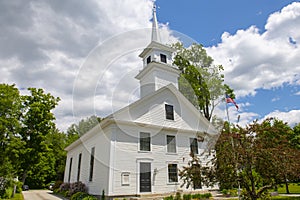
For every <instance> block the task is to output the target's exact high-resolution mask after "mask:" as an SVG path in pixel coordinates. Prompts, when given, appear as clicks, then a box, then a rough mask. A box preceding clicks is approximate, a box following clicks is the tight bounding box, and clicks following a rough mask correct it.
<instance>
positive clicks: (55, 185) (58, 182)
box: [52, 181, 63, 191]
mask: <svg viewBox="0 0 300 200" xmlns="http://www.w3.org/2000/svg"><path fill="white" fill-rule="evenodd" d="M61 184H63V182H62V181H56V182H55V183H54V185H53V187H52V188H53V191H54V190H56V189H59V187H60V185H61Z"/></svg>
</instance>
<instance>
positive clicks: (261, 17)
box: [156, 0, 294, 46]
mask: <svg viewBox="0 0 300 200" xmlns="http://www.w3.org/2000/svg"><path fill="white" fill-rule="evenodd" d="M292 2H294V1H290V0H289V1H287V0H253V1H239V0H229V1H218V0H210V1H196V0H187V1H180V0H175V1H173V0H157V1H156V4H157V5H158V6H159V9H158V12H157V16H158V19H159V21H160V22H162V23H167V22H168V23H169V27H170V28H171V29H172V30H176V31H178V32H182V33H184V34H186V35H188V36H190V37H192V38H194V39H195V40H196V41H197V42H199V43H201V44H203V45H204V46H211V45H215V44H217V43H219V42H220V40H221V35H222V34H223V32H225V31H226V32H229V33H231V34H234V33H235V32H236V31H237V30H239V29H247V28H248V27H250V26H252V25H255V26H256V27H257V28H259V30H260V31H261V32H263V31H264V26H265V24H266V21H267V19H268V17H269V15H270V14H272V13H274V12H277V11H280V10H281V9H282V8H283V7H284V6H286V5H288V4H290V3H292Z"/></svg>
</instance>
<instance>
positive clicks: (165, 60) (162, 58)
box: [160, 54, 167, 63]
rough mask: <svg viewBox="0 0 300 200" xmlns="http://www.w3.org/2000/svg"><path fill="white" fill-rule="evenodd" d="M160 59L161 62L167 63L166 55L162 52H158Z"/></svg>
mask: <svg viewBox="0 0 300 200" xmlns="http://www.w3.org/2000/svg"><path fill="white" fill-rule="evenodd" d="M160 61H161V62H163V63H167V56H166V55H164V54H160Z"/></svg>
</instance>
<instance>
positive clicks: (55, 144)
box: [46, 129, 67, 183]
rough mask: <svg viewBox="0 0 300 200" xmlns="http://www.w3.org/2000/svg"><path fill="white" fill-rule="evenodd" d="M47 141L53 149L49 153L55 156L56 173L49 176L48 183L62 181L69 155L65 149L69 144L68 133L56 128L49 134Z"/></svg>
mask: <svg viewBox="0 0 300 200" xmlns="http://www.w3.org/2000/svg"><path fill="white" fill-rule="evenodd" d="M46 142H47V143H48V146H49V148H50V149H51V151H50V152H49V154H50V155H51V156H52V157H54V158H55V163H54V174H53V176H49V177H47V181H46V183H49V182H51V181H53V180H61V181H62V180H63V178H64V171H65V164H66V157H67V152H66V151H65V150H64V149H65V147H66V145H67V135H66V134H65V133H63V132H60V131H59V130H58V129H56V130H54V131H53V132H51V133H50V134H48V135H47V139H46Z"/></svg>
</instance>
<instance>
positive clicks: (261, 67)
mask: <svg viewBox="0 0 300 200" xmlns="http://www.w3.org/2000/svg"><path fill="white" fill-rule="evenodd" d="M299 5H300V3H293V4H290V5H288V6H287V7H285V8H283V9H282V10H281V12H277V13H274V14H273V15H271V16H270V17H269V19H268V22H267V24H266V31H265V32H264V33H260V32H259V30H258V29H257V28H256V27H254V26H253V27H249V28H248V29H246V30H239V31H237V33H236V34H234V35H230V34H228V33H224V34H223V35H222V43H220V44H218V46H215V47H209V48H207V51H208V53H209V54H210V55H211V56H212V57H213V58H214V59H215V61H216V63H222V64H223V65H224V67H225V77H226V82H227V83H229V85H230V86H231V87H233V88H234V89H235V91H236V93H237V97H239V96H243V95H248V94H255V90H256V89H257V88H271V87H277V86H280V85H282V83H283V82H289V83H296V82H297V83H298V84H299V83H300V79H299V76H295V74H300V64H299V60H300V52H299V48H298V46H299V41H300V23H299V20H300V14H299V11H300V7H299ZM151 10H152V0H128V1H118V0H110V1H106V0H87V1H69V0H66V1H59V0H51V1H47V0H44V1H26V2H25V1H22V0H16V1H0V26H1V32H0V43H1V46H0V63H1V66H0V78H1V80H2V81H3V82H5V83H10V84H12V83H16V85H17V87H19V88H27V87H39V88H44V89H45V91H46V92H50V93H52V94H53V95H54V96H59V97H60V98H61V99H62V100H61V102H60V103H59V106H58V107H57V108H56V110H55V114H56V117H57V124H58V127H59V128H61V129H63V130H65V129H66V128H67V127H68V126H69V125H70V124H71V123H74V122H76V121H78V120H79V119H81V118H83V117H86V116H89V115H92V114H97V115H99V116H101V117H104V116H106V115H107V114H110V113H111V112H112V111H114V110H115V109H118V108H120V107H123V106H125V105H126V104H128V103H130V102H132V101H135V100H136V98H137V95H138V88H137V87H138V82H137V81H136V80H135V79H134V76H135V75H136V74H137V72H138V70H140V69H141V67H142V62H141V60H140V58H138V57H137V55H138V54H139V53H140V52H141V51H142V49H143V48H144V47H145V46H146V45H147V44H148V43H149V42H150V29H149V28H150V27H151V22H150V21H149V20H150V19H151ZM171 32H172V33H174V34H175V35H176V33H175V31H171V30H169V28H168V26H167V25H161V38H162V40H163V41H164V42H166V43H172V42H173V41H175V40H176V38H175V37H170V33H171ZM177 34H178V33H177ZM291 39H292V41H293V43H295V44H292V43H291ZM189 41H192V39H190V38H189ZM278 74H280V76H281V78H278ZM124 97H125V98H124ZM231 109H232V111H231V113H233V114H232V116H231V117H232V119H237V115H238V113H236V111H234V107H232V108H230V110H231ZM220 112H221V113H222V112H223V113H222V115H224V110H223V111H220ZM240 115H241V116H240V123H245V122H246V120H252V119H253V118H255V117H258V116H257V114H255V113H247V111H245V113H243V114H240Z"/></svg>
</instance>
